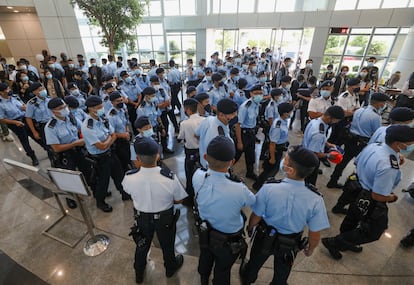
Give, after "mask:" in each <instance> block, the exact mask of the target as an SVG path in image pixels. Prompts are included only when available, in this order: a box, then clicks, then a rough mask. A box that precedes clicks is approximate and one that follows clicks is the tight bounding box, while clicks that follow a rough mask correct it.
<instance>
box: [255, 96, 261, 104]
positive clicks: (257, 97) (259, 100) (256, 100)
mask: <svg viewBox="0 0 414 285" xmlns="http://www.w3.org/2000/svg"><path fill="white" fill-rule="evenodd" d="M262 99H263V95H255V96H254V97H253V101H254V102H255V103H256V104H259V103H260V102H262Z"/></svg>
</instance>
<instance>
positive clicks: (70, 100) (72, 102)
mask: <svg viewBox="0 0 414 285" xmlns="http://www.w3.org/2000/svg"><path fill="white" fill-rule="evenodd" d="M63 100H64V101H65V102H66V104H68V106H69V107H71V108H78V107H79V101H78V99H76V97H75V96H73V95H69V96H66V97H65V98H64V99H63Z"/></svg>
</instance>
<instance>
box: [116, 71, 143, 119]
mask: <svg viewBox="0 0 414 285" xmlns="http://www.w3.org/2000/svg"><path fill="white" fill-rule="evenodd" d="M120 76H121V79H122V81H121V83H120V85H119V87H120V88H121V90H122V91H123V92H124V93H125V94H126V95H127V96H128V102H127V107H128V115H129V118H130V120H131V124H133V123H134V122H135V120H136V118H137V108H138V106H139V103H140V101H141V96H142V95H141V92H142V90H141V89H140V88H139V87H138V86H137V85H136V82H135V80H134V79H133V78H132V77H131V76H129V74H128V72H126V71H125V70H124V71H121V74H120ZM109 94H110V93H109Z"/></svg>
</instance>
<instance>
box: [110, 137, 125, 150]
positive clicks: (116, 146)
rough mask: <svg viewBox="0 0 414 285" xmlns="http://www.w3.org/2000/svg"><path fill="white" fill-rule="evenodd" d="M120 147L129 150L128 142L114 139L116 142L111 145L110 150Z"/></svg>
mask: <svg viewBox="0 0 414 285" xmlns="http://www.w3.org/2000/svg"><path fill="white" fill-rule="evenodd" d="M121 146H125V147H127V148H129V141H128V140H126V139H116V141H115V142H114V143H113V144H112V146H111V149H116V148H118V147H121Z"/></svg>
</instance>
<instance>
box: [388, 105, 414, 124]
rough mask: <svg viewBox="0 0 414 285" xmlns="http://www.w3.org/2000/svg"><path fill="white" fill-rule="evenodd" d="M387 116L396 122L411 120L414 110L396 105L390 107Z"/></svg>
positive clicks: (413, 116)
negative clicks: (392, 107)
mask: <svg viewBox="0 0 414 285" xmlns="http://www.w3.org/2000/svg"><path fill="white" fill-rule="evenodd" d="M388 117H389V118H390V119H391V120H393V121H397V122H406V121H411V120H413V119H414V111H413V110H412V109H410V108H407V107H396V108H394V109H392V111H391V112H390V115H389V116H388Z"/></svg>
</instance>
